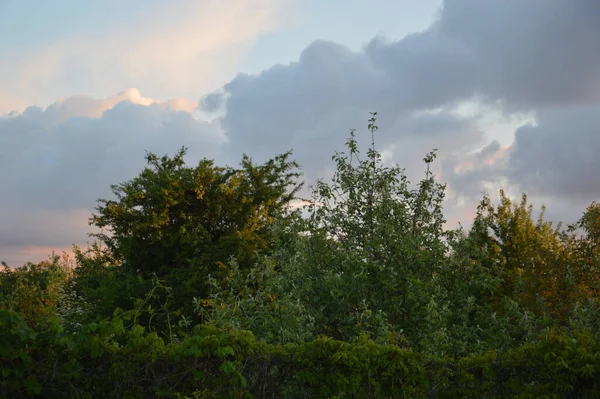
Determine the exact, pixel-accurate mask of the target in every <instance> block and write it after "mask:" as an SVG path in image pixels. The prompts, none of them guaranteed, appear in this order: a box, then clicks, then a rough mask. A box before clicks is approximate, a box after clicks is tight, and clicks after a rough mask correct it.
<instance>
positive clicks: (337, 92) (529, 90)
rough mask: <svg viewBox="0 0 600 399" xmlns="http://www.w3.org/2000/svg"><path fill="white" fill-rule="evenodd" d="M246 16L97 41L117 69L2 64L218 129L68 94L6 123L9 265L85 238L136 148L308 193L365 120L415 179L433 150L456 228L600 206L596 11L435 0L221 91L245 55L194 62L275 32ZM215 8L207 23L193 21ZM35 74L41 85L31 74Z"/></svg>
mask: <svg viewBox="0 0 600 399" xmlns="http://www.w3.org/2000/svg"><path fill="white" fill-rule="evenodd" d="M250 3H252V7H251V6H250V5H249V4H250ZM250 3H248V2H243V1H234V3H232V4H233V6H232V8H229V7H221V6H220V4H221V3H217V2H208V3H206V4H208V5H205V4H204V2H203V3H202V5H197V6H193V7H198V8H193V12H189V13H185V12H183V13H182V12H181V10H183V9H184V8H185V7H188V5H189V4H191V3H183V2H181V3H179V2H176V3H174V4H176V5H175V7H180V9H179V11H178V12H177V13H176V15H178V18H179V19H175V20H173V21H175V22H173V24H176V25H177V27H178V29H174V30H171V28H173V26H175V25H170V23H171V22H164V25H157V26H153V27H152V29H155V30H156V34H152V33H149V32H150V31H144V29H145V28H143V27H142V26H141V25H139V26H138V25H136V26H137V27H134V28H132V30H131V32H134V34H133V35H132V36H131V37H129V38H127V39H126V40H125V41H124V42H123V43H121V42H120V41H121V40H122V37H120V36H118V35H112V34H111V35H107V36H105V37H104V36H103V37H102V38H101V39H98V40H97V41H93V40H92V41H91V44H92V46H91V48H104V46H111V45H114V46H115V49H114V54H116V55H115V57H116V58H115V59H117V58H118V60H119V61H118V62H115V63H114V67H109V66H108V65H113V64H111V62H105V61H106V60H107V59H108V58H102V57H105V56H107V54H108V57H109V58H110V57H112V54H113V50H110V51H108V50H106V51H104V50H100V52H99V53H98V54H100V55H90V54H96V53H94V52H89V51H83V50H82V49H84V48H88V47H87V46H88V45H89V44H90V42H86V41H75V42H73V43H70V44H69V46H68V47H64V48H63V47H60V46H59V47H54V48H52V50H51V52H50V53H48V54H46V53H36V54H24V55H22V57H21V58H19V57H17V62H16V63H13V64H11V65H12V66H11V67H9V70H8V72H7V70H6V68H7V67H6V66H4V67H2V66H0V73H3V76H9V77H11V76H13V77H14V76H18V77H20V78H22V79H29V80H28V82H30V83H28V84H31V87H34V85H40V87H41V90H42V91H44V90H47V91H48V92H52V90H53V86H52V84H53V83H45V82H47V79H48V77H49V76H58V75H53V74H56V71H69V79H72V78H73V76H75V77H77V76H80V77H81V78H82V79H83V78H85V76H86V74H101V75H102V74H105V73H106V76H107V79H109V80H107V81H106V87H108V88H110V87H114V85H117V84H120V83H121V82H123V81H124V80H127V81H128V82H129V81H130V78H131V77H132V76H133V78H134V80H133V81H134V82H139V83H140V84H141V85H142V86H144V87H147V88H148V91H146V90H144V91H143V92H144V93H146V92H148V93H151V94H152V95H153V96H156V95H155V94H154V93H157V92H160V90H159V88H160V86H161V85H163V84H164V83H165V82H166V81H168V83H169V86H170V87H173V88H176V89H177V90H179V91H181V92H186V93H190V92H194V93H202V92H203V90H204V89H206V88H211V90H212V89H213V88H214V89H215V90H214V92H212V93H211V94H209V95H207V96H205V97H203V98H202V99H200V104H201V111H202V112H204V113H207V114H209V115H210V114H212V115H214V116H215V119H214V120H213V121H212V122H203V121H200V120H198V119H196V118H194V116H193V113H194V110H195V108H196V107H197V105H198V104H197V103H196V102H193V101H188V100H183V99H176V100H171V101H168V102H161V101H157V100H154V99H152V98H146V97H144V96H142V95H141V94H140V92H139V91H137V90H134V89H130V90H127V91H125V92H122V93H120V94H118V95H116V96H113V97H109V98H105V99H103V100H97V99H93V98H91V97H86V96H75V97H68V98H65V99H62V100H60V101H57V102H56V103H54V104H52V105H51V106H49V107H47V108H46V109H41V108H36V107H30V108H28V109H26V110H25V111H24V112H23V113H22V114H19V115H16V116H12V117H10V118H3V119H0V148H2V149H3V150H4V151H3V157H2V158H0V185H1V187H2V188H3V197H2V198H1V199H0V205H1V209H2V212H0V226H2V227H1V230H0V254H2V253H10V254H12V255H11V256H12V259H20V258H19V256H23V254H26V253H27V251H30V253H33V252H31V251H34V250H35V248H38V250H39V248H49V247H52V246H68V245H69V244H70V243H71V242H72V241H76V240H77V238H78V237H83V236H84V232H87V231H89V227H87V224H86V220H87V215H89V212H88V210H89V209H91V207H92V206H93V204H94V200H95V199H96V198H97V197H102V196H107V195H109V193H108V192H107V188H108V185H109V184H111V183H115V182H119V181H123V180H125V179H127V178H130V177H132V176H133V175H135V174H137V173H138V172H139V171H140V170H141V168H142V166H143V155H144V150H149V151H155V152H158V153H161V154H164V153H173V152H174V151H175V149H177V148H179V147H180V146H181V145H187V146H189V147H190V149H191V150H192V154H191V156H192V158H199V157H201V156H208V157H210V158H215V157H217V158H219V160H222V161H226V162H228V163H234V162H236V161H237V160H238V159H239V157H240V155H241V153H247V154H249V155H251V156H253V157H254V158H255V159H256V160H258V161H262V160H264V159H266V158H268V157H271V156H272V155H273V154H275V153H277V152H282V151H286V150H288V149H293V150H294V152H295V156H296V158H297V159H298V160H299V161H300V163H301V164H302V165H303V167H304V170H305V173H306V175H307V178H308V179H309V180H312V179H314V178H316V177H320V176H322V175H324V174H327V173H329V172H330V170H329V169H330V168H331V166H332V165H331V163H330V157H331V155H332V153H333V151H334V150H336V149H337V150H341V149H342V148H341V146H342V145H343V143H344V139H345V138H346V137H347V135H348V131H349V129H350V128H357V129H358V130H357V135H358V137H359V141H361V142H362V143H367V142H369V141H370V136H368V134H367V132H366V120H367V119H368V117H369V111H378V112H379V113H380V119H379V127H380V129H379V131H378V132H377V136H376V143H377V148H378V149H379V150H380V151H382V152H384V154H385V157H386V159H387V160H389V161H393V162H398V163H399V164H400V165H401V166H403V167H406V168H407V169H408V174H409V176H410V177H411V179H412V180H415V179H417V178H418V177H419V174H420V171H421V170H422V167H421V159H422V157H423V156H424V154H425V153H427V152H429V151H430V150H431V149H433V148H438V149H439V155H440V158H441V162H440V163H439V167H440V169H439V170H438V173H440V176H441V178H442V179H443V180H445V181H448V183H449V194H450V195H449V200H448V207H449V212H448V213H449V219H450V220H451V222H452V223H455V222H457V221H460V220H464V219H465V218H466V219H468V218H469V217H470V216H471V215H472V212H473V209H474V206H475V204H476V201H477V200H478V199H479V198H480V197H481V194H482V192H483V191H484V190H492V191H493V190H496V189H498V188H500V187H504V188H506V189H507V190H509V192H510V193H513V194H515V195H518V194H519V192H520V191H526V192H528V193H529V194H531V196H532V197H533V199H534V201H536V203H538V204H539V203H540V202H541V201H543V202H545V203H547V204H548V205H549V210H550V212H549V214H551V215H552V217H557V218H563V219H564V218H566V219H572V218H573V217H576V216H577V215H578V214H579V212H580V211H581V210H582V209H583V208H581V206H583V205H585V203H586V202H590V201H591V200H594V199H596V197H597V196H598V195H600V184H599V183H600V181H599V179H598V177H597V176H598V175H597V174H596V173H595V171H596V170H598V168H599V167H600V163H599V161H598V160H597V159H599V158H598V157H596V156H595V152H594V150H595V149H597V148H600V141H599V140H600V138H599V137H600V135H598V134H597V133H598V130H599V128H600V117H599V116H597V115H600V53H599V52H598V51H597V42H598V38H600V24H598V23H597V22H598V21H600V3H599V2H596V1H587V0H572V1H568V2H566V1H563V0H529V1H526V2H524V1H506V0H488V1H485V2H482V1H480V0H446V1H445V2H444V6H443V8H442V9H441V10H440V13H439V16H438V19H437V20H436V21H435V22H434V23H433V24H432V25H431V26H430V27H429V28H428V29H426V30H424V31H423V32H419V33H415V34H412V35H410V36H408V37H405V38H404V39H402V40H399V41H386V40H385V39H382V38H375V39H373V40H372V41H371V42H370V43H369V44H368V45H367V46H365V48H364V49H363V50H361V51H351V50H349V49H348V48H346V47H344V46H342V45H339V44H337V43H333V42H328V41H315V42H314V43H312V44H311V45H310V46H308V47H307V48H306V49H305V50H304V51H303V52H302V53H301V54H300V55H299V58H298V60H297V61H296V62H293V63H290V64H288V65H276V66H273V67H271V68H269V69H267V70H264V71H263V72H262V73H260V74H256V75H248V74H238V75H237V76H236V77H235V78H234V79H232V80H231V81H229V82H228V83H225V84H223V85H222V87H220V88H219V86H221V84H216V83H215V82H216V81H217V80H218V79H217V80H215V81H212V80H211V81H210V82H208V81H207V80H208V78H207V77H209V76H225V75H226V74H227V73H232V71H233V70H234V69H235V65H236V59H237V58H236V57H237V55H236V56H234V55H232V54H234V53H235V54H239V51H237V50H236V51H233V52H231V53H228V50H223V51H225V52H224V53H223V54H224V58H223V64H222V65H225V64H226V65H229V68H233V69H227V68H226V69H225V70H224V71H221V70H219V71H216V72H215V70H214V69H215V68H217V69H218V68H220V67H219V66H215V65H216V64H210V65H208V66H206V65H204V63H203V60H204V59H205V57H204V56H205V55H206V57H208V58H210V59H212V58H211V57H214V56H215V55H220V54H221V51H222V50H221V49H223V48H230V47H228V46H233V47H235V46H237V45H238V44H239V45H241V46H242V47H243V46H246V45H247V44H248V41H249V40H251V39H249V38H251V37H254V36H255V35H257V34H259V33H260V32H262V31H264V29H269V27H270V26H273V23H274V22H273V15H274V13H276V12H277V10H278V7H279V6H280V5H281V3H280V2H277V1H275V0H264V1H262V2H261V1H258V0H257V1H256V2H250ZM194 4H195V3H194ZM199 4H200V3H199ZM228 4H229V3H228ZM257 5H259V6H261V7H258V8H257V7H254V6H257ZM181 7H183V8H181ZM190 7H191V6H190ZM204 7H208V8H204ZM185 10H187V11H189V10H188V9H187V8H185ZM208 11H210V14H207V15H210V18H208V17H206V16H204V17H202V18H204V20H205V22H206V23H205V24H201V23H197V22H196V19H195V18H196V17H197V16H198V15H200V14H203V13H204V12H208ZM188 14H189V15H188ZM246 14H248V15H247V17H248V18H244V19H243V21H244V23H243V24H239V25H240V26H238V22H237V21H239V18H240V15H246ZM152 15H153V14H152ZM173 15H175V14H173ZM194 15H195V16H196V17H194ZM188 16H189V18H188ZM148 18H150V19H149V20H152V18H154V17H152V16H150V17H148ZM211 19H214V21H213V20H211ZM164 20H165V21H171V19H169V18H165V19H164ZM138 28H139V29H138ZM238 28H239V29H238ZM148 29H149V28H148ZM138 30H139V32H140V33H139V34H137V33H136V32H138ZM207 32H216V33H215V36H214V37H213V39H211V40H207V41H203V42H202V43H201V41H198V40H196V38H197V37H205V36H206V35H207ZM219 32H220V33H219ZM211 34H212V33H211ZM211 37H212V36H211ZM174 43H177V45H176V46H174V45H173V44H174ZM71 45H72V46H71ZM72 49H73V50H72ZM161 49H162V50H163V51H155V50H161ZM238 50H239V49H238ZM56 54H58V55H56ZM78 54H86V56H85V57H83V58H81V59H79V58H78ZM227 54H229V56H228V55H227ZM124 55H126V56H124ZM46 56H47V57H48V58H45V57H46ZM90 57H91V58H90ZM95 57H100V58H95ZM42 59H43V60H45V61H44V64H45V66H46V67H47V71H45V70H44V71H40V70H38V69H35V68H33V66H34V65H37V64H36V63H40V60H42ZM15 65H16V67H15ZM65 65H66V66H67V67H66V69H64V67H65ZM100 65H102V67H100ZM220 65H221V64H220ZM21 67H22V68H21ZM2 68H4V70H2ZM11 68H13V69H11ZM14 68H17V69H14ZM18 68H20V69H21V70H22V71H23V73H22V74H21V72H19V71H20V70H19V69H18ZM107 68H108V69H107ZM111 68H112V69H111ZM17 72H18V73H17ZM71 72H72V73H71ZM221 72H223V73H225V75H222V74H220V73H221ZM214 73H216V75H214ZM11 74H12V75H11ZM119 74H120V75H119ZM60 76H62V75H60ZM65 76H66V75H65ZM115 76H116V77H115ZM119 76H121V77H123V76H124V77H126V78H127V79H125V78H123V79H121V78H120V77H119ZM61 79H62V78H61ZM65 79H67V78H66V77H65ZM136 79H137V80H136ZM10 80H11V79H9V80H7V81H10ZM221 81H223V80H222V79H221ZM22 82H23V80H20V79H15V83H11V85H9V90H6V93H4V94H3V97H1V98H0V101H4V103H6V102H7V101H8V102H10V101H13V100H11V97H10V95H11V90H10V89H11V88H12V89H14V88H15V87H17V85H21V84H23V83H22ZM98 82H101V80H99V81H98ZM63 83H64V82H63ZM19 87H20V86H19ZM73 87H85V86H84V85H82V86H77V85H75V86H73ZM21 89H22V87H21V88H19V90H21ZM15 90H16V89H15ZM186 90H189V91H186ZM114 91H115V92H116V91H117V89H115V90H114ZM186 95H187V94H186ZM4 192H6V193H7V194H6V195H4ZM553 207H554V208H553ZM552 209H555V211H552ZM84 214H85V215H86V216H85V217H83V216H82V215H84ZM76 220H77V221H76ZM40 226H42V227H40ZM3 251H4V252H3ZM10 251H12V252H10ZM18 251H21V252H18ZM19 254H20V255H19ZM0 257H1V256H0ZM9 259H10V258H9ZM7 260H8V259H7Z"/></svg>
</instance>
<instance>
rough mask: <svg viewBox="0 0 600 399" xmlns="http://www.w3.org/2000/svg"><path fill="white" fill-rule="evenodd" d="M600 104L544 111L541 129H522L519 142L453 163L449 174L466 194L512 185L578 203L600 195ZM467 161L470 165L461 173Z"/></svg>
mask: <svg viewBox="0 0 600 399" xmlns="http://www.w3.org/2000/svg"><path fill="white" fill-rule="evenodd" d="M598 115H600V105H594V106H586V107H570V108H564V109H553V110H545V111H540V112H539V113H538V115H537V118H536V119H537V121H536V124H535V125H532V124H529V125H526V126H523V127H521V128H519V129H518V130H517V132H516V134H515V140H514V142H513V144H512V145H511V146H510V147H509V148H507V149H505V150H502V149H501V148H500V146H499V144H498V143H492V144H490V145H489V146H488V147H486V148H485V149H484V150H482V151H481V152H479V153H476V154H473V155H470V156H467V157H463V158H462V159H458V158H457V159H454V160H453V161H452V162H447V164H446V165H445V166H446V172H447V173H446V176H447V177H448V179H449V180H450V181H451V182H452V186H453V187H454V188H455V189H456V190H457V191H459V192H460V193H461V194H464V195H472V194H473V193H475V192H478V191H479V192H480V191H481V190H482V188H483V186H484V184H485V183H490V182H492V183H493V182H496V183H498V182H500V181H503V183H504V184H509V185H511V186H513V187H516V188H518V189H519V190H520V191H523V192H526V193H527V194H531V195H534V196H543V197H545V198H555V199H560V200H562V201H572V202H573V203H583V202H586V201H587V202H591V201H592V200H596V199H597V198H598V196H600V174H598V170H600V157H598V149H600V134H599V133H600V118H599V117H598ZM461 162H462V163H463V164H465V163H467V164H468V168H466V170H460V168H458V169H456V168H457V167H460V164H461Z"/></svg>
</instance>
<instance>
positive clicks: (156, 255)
mask: <svg viewBox="0 0 600 399" xmlns="http://www.w3.org/2000/svg"><path fill="white" fill-rule="evenodd" d="M184 155H185V148H182V149H181V150H180V151H179V152H178V153H177V154H176V155H175V156H174V157H172V158H171V157H168V156H163V157H158V156H157V155H155V154H152V153H150V154H148V155H147V156H146V160H147V162H148V165H149V166H148V167H146V168H145V169H144V170H143V172H142V173H141V174H140V175H139V176H138V177H136V178H134V179H132V180H131V181H128V182H125V183H121V184H118V185H113V186H112V190H113V193H114V195H115V196H116V200H100V201H99V202H100V205H99V206H98V207H97V208H96V211H97V213H96V214H94V215H93V217H92V219H91V221H90V223H91V224H93V225H95V226H96V227H99V228H102V229H107V231H106V232H103V233H100V234H96V235H95V236H96V237H97V238H98V239H99V240H100V241H101V242H102V243H103V244H105V245H106V246H107V249H108V251H109V253H110V254H111V256H112V257H113V258H114V259H115V260H116V261H118V262H120V263H121V267H123V268H125V269H127V270H128V271H129V272H130V273H141V275H143V276H145V277H148V276H150V275H151V274H152V273H156V274H157V275H158V276H161V277H164V276H170V279H171V280H172V281H173V283H174V284H177V285H179V286H182V288H183V287H185V289H186V291H191V292H199V293H200V294H201V295H202V294H203V291H202V289H201V288H202V285H203V283H204V279H205V277H206V276H207V275H208V274H215V273H217V274H218V273H221V274H222V273H223V272H224V270H222V269H220V268H219V265H220V264H223V262H227V261H228V260H229V258H230V257H231V256H235V258H236V259H237V261H238V263H239V264H240V266H241V267H242V268H248V267H249V266H250V265H252V263H253V262H254V261H255V260H256V254H257V253H264V252H268V251H269V250H270V248H271V240H272V239H271V238H270V237H269V236H268V232H269V229H268V227H269V226H270V225H271V224H272V223H273V222H274V221H275V220H276V218H278V217H282V216H284V215H285V214H286V212H287V205H288V203H289V202H290V201H291V200H292V199H293V198H294V195H295V193H296V192H297V190H298V189H299V186H300V185H299V184H298V183H297V182H296V179H297V178H298V176H299V174H298V172H296V171H295V168H296V167H297V165H296V163H295V162H292V161H289V156H290V153H285V154H282V155H278V156H276V157H275V158H273V159H271V160H269V161H268V162H266V163H265V164H263V165H255V164H253V163H252V161H251V159H250V158H248V157H246V156H244V157H243V159H242V161H241V164H240V168H239V169H234V168H231V167H219V166H215V165H214V163H213V161H210V160H207V159H203V160H201V161H200V162H199V164H198V165H197V166H196V167H189V166H186V165H185V162H184V159H183V157H184ZM190 271H191V272H190Z"/></svg>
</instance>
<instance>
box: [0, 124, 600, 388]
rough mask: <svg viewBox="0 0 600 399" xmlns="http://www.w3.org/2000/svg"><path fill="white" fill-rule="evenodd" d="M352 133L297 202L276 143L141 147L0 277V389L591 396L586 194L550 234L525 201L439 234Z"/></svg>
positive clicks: (593, 306)
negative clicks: (64, 251) (78, 242)
mask: <svg viewBox="0 0 600 399" xmlns="http://www.w3.org/2000/svg"><path fill="white" fill-rule="evenodd" d="M376 117H377V114H376V113H374V114H372V118H371V119H370V120H369V123H368V130H369V132H370V134H371V138H372V143H371V147H370V148H369V149H368V150H367V151H366V152H365V155H363V153H362V152H361V149H360V148H359V145H358V142H357V140H356V138H355V132H354V131H352V132H351V134H350V137H349V138H348V140H347V142H346V152H340V153H335V155H334V156H333V158H332V160H333V162H334V163H335V166H336V171H335V173H334V174H333V176H332V178H331V180H330V181H329V182H325V181H319V182H317V184H316V186H315V187H313V188H312V197H311V199H310V200H307V201H306V203H307V205H306V206H305V207H304V209H301V210H293V209H292V208H291V207H290V201H291V200H292V199H294V197H295V195H296V193H297V191H298V189H299V188H300V185H299V184H298V183H297V178H298V177H299V174H298V172H297V171H296V167H297V165H296V164H295V163H294V162H291V161H289V160H288V158H289V156H290V154H289V153H286V154H283V155H279V156H276V157H275V158H273V159H271V160H270V161H268V162H266V163H265V164H263V165H255V164H253V163H252V162H251V160H250V159H249V158H247V157H244V158H243V159H242V162H241V164H240V167H239V168H237V169H234V168H231V167H219V166H216V165H214V163H213V162H212V161H209V160H206V159H204V160H202V161H200V162H199V164H198V165H197V166H194V167H189V166H186V165H185V162H184V160H183V157H184V155H185V149H182V150H181V151H179V152H178V153H177V154H176V155H175V156H174V157H168V156H164V157H158V156H156V155H154V154H148V155H147V157H146V160H147V161H148V167H147V168H145V169H144V170H143V171H142V173H141V174H140V175H139V176H138V177H136V178H134V179H133V180H130V181H128V182H125V183H122V184H119V185H115V186H113V192H114V194H115V196H116V199H115V200H100V205H99V206H98V208H97V213H96V214H95V215H93V217H92V219H91V224H94V225H95V226H97V227H100V228H102V229H103V231H102V233H101V234H98V235H96V237H97V238H98V239H99V240H100V241H99V242H97V243H94V244H92V245H91V246H89V247H88V248H87V249H85V250H81V249H79V248H75V251H74V252H75V259H74V260H70V259H68V258H67V257H63V258H60V257H57V256H53V257H51V258H50V260H49V261H46V262H41V263H39V264H31V263H29V264H27V265H25V266H24V267H22V268H18V269H14V270H13V269H11V270H4V271H1V272H0V397H44V398H62V397H80V398H92V397H123V398H148V397H165V398H170V397H172V398H221V397H223V398H246V397H247V398H250V397H257V398H305V397H328V398H363V397H364V398H402V397H405V398H446V397H447V398H456V397H481V398H497V397H516V398H541V397H547V398H554V397H556V398H575V397H577V398H586V397H590V398H591V397H598V396H600V392H599V390H600V388H599V386H598V385H599V384H598V383H597V381H600V379H599V377H600V375H599V373H600V356H599V355H598V354H599V353H600V346H599V344H598V342H600V305H599V303H598V294H599V288H600V287H599V286H598V282H599V281H600V278H599V277H600V275H599V271H600V263H599V261H598V259H600V257H599V256H598V255H599V254H600V206H599V205H598V204H596V203H592V204H591V205H590V207H589V208H588V209H587V210H586V211H585V212H584V214H583V215H582V217H581V219H580V220H579V221H578V222H577V223H575V224H573V225H572V226H569V227H568V228H566V229H563V228H562V226H561V225H557V226H554V225H553V224H552V223H550V222H549V221H547V220H545V219H544V209H543V208H542V212H541V213H540V215H539V216H538V217H534V210H533V206H532V205H531V204H529V203H528V201H527V197H526V196H525V195H523V197H522V198H521V200H520V201H514V200H512V199H510V198H508V196H506V195H505V193H504V192H501V193H500V201H499V203H498V204H492V201H491V198H490V197H489V196H487V195H486V196H484V198H483V199H482V201H481V203H480V205H479V207H478V210H477V214H476V216H475V219H474V221H473V224H472V226H471V228H469V229H468V230H465V229H463V228H460V229H457V230H447V229H445V228H444V223H445V219H444V215H443V208H442V203H443V201H444V197H445V186H444V185H443V184H441V183H440V182H439V181H438V179H437V178H436V176H434V174H433V172H432V170H433V166H434V161H435V158H436V153H435V151H433V152H431V153H429V154H427V155H426V156H425V157H424V159H423V160H424V163H425V173H424V176H423V178H422V179H421V180H420V181H419V182H417V183H416V184H412V183H411V182H409V181H408V179H407V178H406V175H405V173H404V170H403V169H401V168H400V167H398V166H393V165H392V166H391V165H386V164H385V163H384V162H383V160H382V157H381V155H380V154H379V153H378V152H377V151H376V149H375V136H376V132H377V126H376Z"/></svg>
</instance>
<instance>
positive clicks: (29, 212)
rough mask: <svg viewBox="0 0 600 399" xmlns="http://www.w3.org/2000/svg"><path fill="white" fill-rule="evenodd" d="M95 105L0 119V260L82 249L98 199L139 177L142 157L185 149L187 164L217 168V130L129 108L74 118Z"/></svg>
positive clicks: (169, 113) (74, 102) (188, 118)
mask: <svg viewBox="0 0 600 399" xmlns="http://www.w3.org/2000/svg"><path fill="white" fill-rule="evenodd" d="M80 100H81V101H82V102H83V104H79V101H80ZM93 101H94V100H91V99H88V98H83V99H82V98H76V99H67V100H65V101H64V102H62V103H60V104H55V105H53V106H50V107H48V108H46V109H41V108H38V107H30V108H28V109H27V110H26V111H25V112H23V114H22V115H18V116H13V117H9V118H4V119H0V148H1V149H2V156H1V157H0V187H1V191H2V196H1V197H0V209H1V212H0V258H3V257H5V258H9V259H10V256H7V255H10V253H9V252H10V251H11V250H15V248H25V247H27V246H37V247H39V246H59V247H69V246H70V245H71V244H72V243H73V242H74V241H77V242H79V243H81V242H85V240H86V236H85V232H86V231H87V232H89V231H91V230H90V228H89V227H87V217H89V216H90V213H91V210H92V209H93V208H94V206H95V204H96V199H98V198H99V197H105V198H106V197H110V196H111V192H110V187H109V186H110V184H114V183H119V182H122V181H124V180H127V179H130V178H132V177H134V176H135V175H137V174H138V173H139V172H140V171H141V170H142V168H143V167H144V162H145V161H144V155H145V153H146V151H150V152H156V153H158V154H161V155H162V154H166V153H168V154H173V153H174V152H175V151H176V150H177V149H179V148H180V147H181V146H184V145H185V146H187V147H188V148H189V153H188V157H187V159H188V161H190V162H196V161H197V160H199V159H200V158H202V157H204V156H206V157H208V158H216V159H217V160H219V157H220V152H219V147H220V145H221V143H222V142H223V140H224V137H223V136H222V134H221V131H220V127H219V126H218V125H217V124H216V123H207V122H202V121H199V120H196V119H194V118H193V116H192V115H191V114H189V113H187V112H181V111H173V110H171V109H170V108H169V107H165V106H162V105H161V104H151V105H139V104H134V103H131V102H130V101H122V102H120V103H118V104H117V105H116V106H114V107H112V108H110V109H108V110H106V111H105V112H104V113H103V114H102V115H101V117H99V118H93V117H88V116H76V115H78V114H84V115H85V114H88V113H89V112H91V111H93V110H95V109H96V108H94V105H93ZM86 102H87V103H89V104H91V105H90V106H87V105H86ZM65 104H66V105H67V106H68V107H67V108H68V109H67V110H66V111H65ZM86 107H87V108H86ZM65 114H68V116H65ZM11 248H12V249H11Z"/></svg>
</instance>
